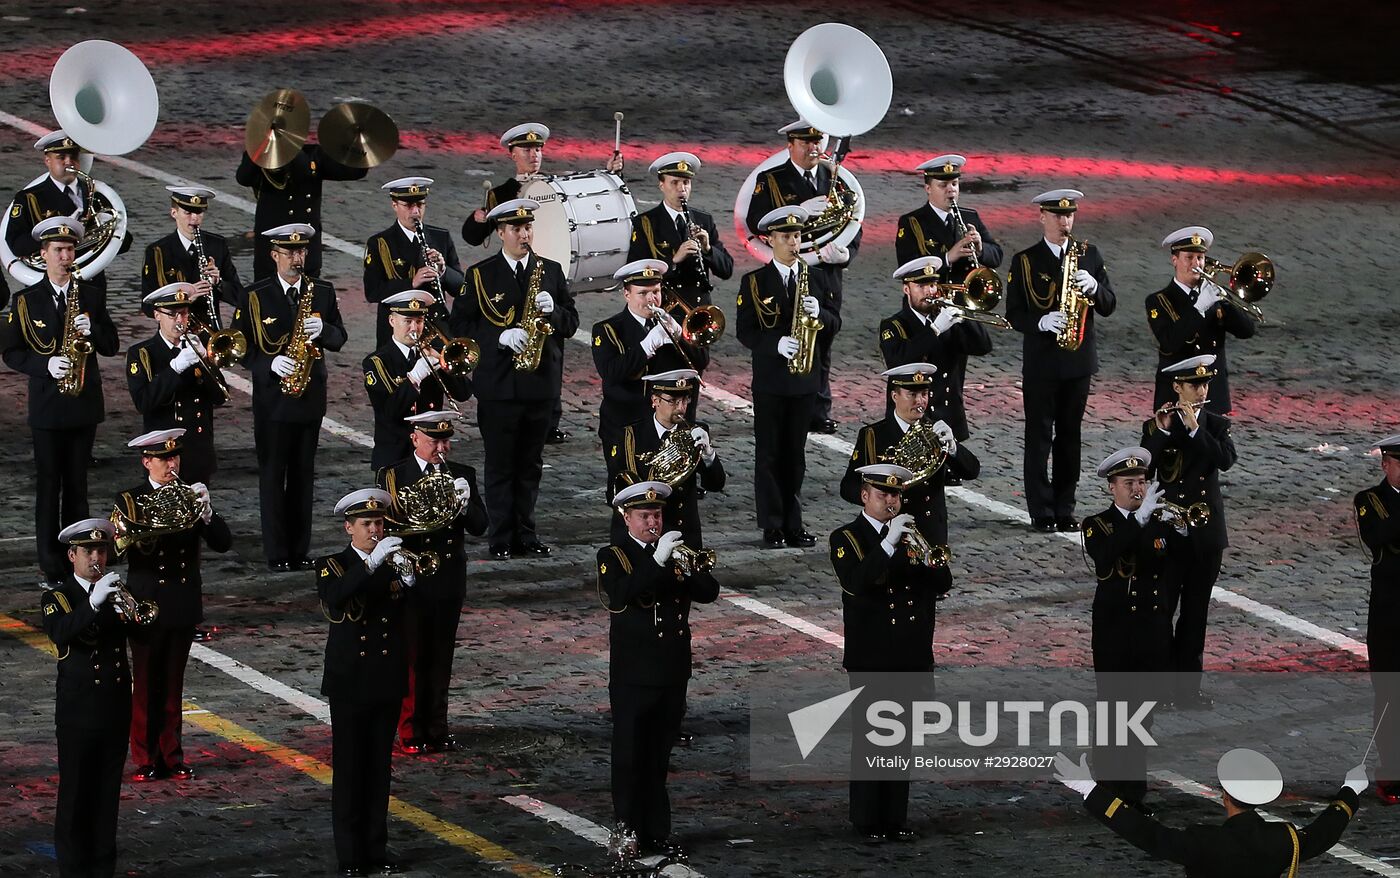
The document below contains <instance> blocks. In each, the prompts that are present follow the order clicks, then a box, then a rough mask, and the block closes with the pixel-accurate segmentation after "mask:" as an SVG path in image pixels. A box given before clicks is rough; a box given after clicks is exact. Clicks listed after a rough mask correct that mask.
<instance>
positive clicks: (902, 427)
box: [841, 363, 982, 597]
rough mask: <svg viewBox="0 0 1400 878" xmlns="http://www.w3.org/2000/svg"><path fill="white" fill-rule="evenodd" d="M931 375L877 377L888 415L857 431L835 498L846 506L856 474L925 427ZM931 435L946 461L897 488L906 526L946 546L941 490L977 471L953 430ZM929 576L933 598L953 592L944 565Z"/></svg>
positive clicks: (856, 494) (944, 427) (922, 366)
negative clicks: (912, 431)
mask: <svg viewBox="0 0 1400 878" xmlns="http://www.w3.org/2000/svg"><path fill="white" fill-rule="evenodd" d="M934 369H935V367H934V365H933V364H932V363H908V364H906V365H903V366H896V367H894V368H893V369H887V370H885V371H884V372H883V373H881V377H883V378H884V379H885V381H886V382H887V383H886V385H885V386H886V393H887V395H888V396H889V398H890V400H891V402H892V403H893V406H894V410H893V411H892V412H891V413H890V414H889V415H887V416H886V417H885V418H884V419H883V420H880V421H876V422H875V423H873V424H867V425H865V426H864V427H861V428H860V433H859V434H858V435H857V436H856V443H855V446H856V447H855V451H854V452H852V454H851V459H850V461H849V462H848V463H847V464H846V474H845V476H843V477H842V478H841V497H842V499H844V500H845V501H846V502H847V503H856V504H860V503H861V502H862V501H861V498H860V494H861V488H862V484H863V482H862V478H861V471H862V469H863V468H864V467H867V466H870V465H871V464H876V463H881V462H883V461H886V460H889V459H890V458H889V455H890V453H891V452H892V451H893V450H894V449H895V448H896V447H897V446H898V445H899V443H900V440H902V439H903V438H904V436H905V434H906V433H908V432H909V429H910V428H911V427H913V426H914V425H915V424H920V423H925V424H926V423H927V421H925V420H924V416H925V414H926V413H927V412H928V395H929V389H930V388H931V387H932V386H933V384H934V379H933V376H934V375H935V374H936V373H935V371H934ZM931 429H932V430H933V433H934V435H935V436H936V437H937V441H938V443H939V444H940V445H942V446H943V450H944V452H945V453H946V454H947V459H946V460H945V461H944V462H943V465H942V466H940V467H939V468H938V469H937V470H936V471H935V472H933V473H931V474H930V475H929V476H928V477H927V478H925V479H923V480H922V481H919V482H917V483H916V484H906V485H905V486H904V487H903V489H902V493H901V496H902V508H903V511H905V512H907V513H909V514H910V515H911V516H913V522H912V524H911V525H910V526H911V527H913V528H916V529H917V530H918V531H919V533H921V534H923V535H924V538H925V539H927V540H928V541H929V543H931V544H932V545H935V546H946V545H947V544H948V501H947V498H946V497H945V496H944V494H943V486H944V485H946V484H947V483H948V481H949V480H950V479H957V480H958V481H963V480H965V479H966V480H971V479H975V478H977V476H978V475H979V474H980V473H981V471H982V462H981V461H980V460H978V459H977V455H975V454H973V453H972V451H971V450H970V449H969V448H968V447H967V446H966V445H965V444H963V443H962V442H959V441H958V440H957V439H955V438H954V436H953V428H952V427H950V426H948V423H947V422H946V421H936V422H934V423H933V424H932V425H931ZM906 469H907V467H906ZM933 574H934V578H935V579H936V580H937V585H936V590H937V593H938V595H939V596H940V597H942V596H943V595H945V594H947V593H948V591H949V590H950V589H951V588H952V587H953V576H952V573H951V572H950V570H949V568H948V566H947V565H944V566H942V567H939V568H937V569H935V570H934V571H933Z"/></svg>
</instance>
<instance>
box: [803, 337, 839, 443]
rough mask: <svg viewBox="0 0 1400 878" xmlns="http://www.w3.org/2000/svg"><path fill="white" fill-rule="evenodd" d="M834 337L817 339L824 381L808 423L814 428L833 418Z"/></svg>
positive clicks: (819, 368)
mask: <svg viewBox="0 0 1400 878" xmlns="http://www.w3.org/2000/svg"><path fill="white" fill-rule="evenodd" d="M834 339H835V336H832V337H831V338H828V339H820V338H819V339H817V362H816V367H817V373H818V374H819V375H821V379H822V382H821V385H820V386H819V387H818V388H817V398H816V402H815V404H814V405H813V407H812V420H811V423H810V424H809V425H808V426H809V427H811V428H813V429H815V428H818V427H822V426H825V425H824V424H823V423H822V422H823V421H827V420H830V419H831V342H832V341H833V340H834Z"/></svg>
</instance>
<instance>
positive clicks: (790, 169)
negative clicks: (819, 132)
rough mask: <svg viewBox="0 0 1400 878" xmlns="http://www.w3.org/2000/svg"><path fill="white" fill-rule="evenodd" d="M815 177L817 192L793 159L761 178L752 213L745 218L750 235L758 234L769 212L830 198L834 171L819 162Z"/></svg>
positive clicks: (751, 206) (757, 186)
mask: <svg viewBox="0 0 1400 878" xmlns="http://www.w3.org/2000/svg"><path fill="white" fill-rule="evenodd" d="M812 174H813V176H815V177H816V180H817V185H816V188H813V187H812V186H810V185H808V183H807V180H806V178H805V177H803V176H802V174H800V173H798V171H797V166H796V165H794V164H793V163H792V160H791V159H784V160H783V163H782V164H780V165H778V166H777V167H775V168H772V169H771V170H768V171H764V172H763V173H762V174H759V175H758V182H757V183H756V184H755V185H754V190H753V197H752V198H750V199H749V212H748V214H747V215H746V216H745V218H744V219H745V222H747V223H748V227H749V231H751V232H754V233H755V234H757V233H758V230H759V229H758V224H759V221H760V220H762V219H763V217H764V215H765V214H767V213H768V212H769V211H772V210H777V209H778V208H779V207H783V206H785V205H789V204H801V203H802V202H804V201H807V200H808V199H810V198H815V197H816V196H818V195H826V194H827V191H828V190H829V189H830V188H831V167H830V166H829V165H827V164H825V163H823V162H818V163H817V166H816V167H815V168H813V169H812Z"/></svg>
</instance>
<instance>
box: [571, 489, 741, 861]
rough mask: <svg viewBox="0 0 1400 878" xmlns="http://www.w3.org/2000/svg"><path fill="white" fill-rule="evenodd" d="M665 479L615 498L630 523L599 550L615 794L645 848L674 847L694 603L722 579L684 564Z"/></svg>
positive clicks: (616, 805) (620, 814) (624, 821)
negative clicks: (672, 770)
mask: <svg viewBox="0 0 1400 878" xmlns="http://www.w3.org/2000/svg"><path fill="white" fill-rule="evenodd" d="M670 493H671V489H670V487H668V486H667V485H666V484H665V483H664V482H649V481H647V482H637V483H636V484H633V485H629V486H628V487H626V488H623V489H622V490H620V491H618V492H617V496H615V497H613V499H612V505H613V507H614V508H616V509H618V510H619V511H620V512H621V514H622V518H623V521H624V522H625V524H626V527H627V534H626V536H624V537H623V538H622V539H621V540H614V541H613V542H612V544H611V545H609V546H606V547H604V548H602V549H599V550H598V594H599V597H600V598H601V599H602V601H603V606H604V607H606V608H607V610H608V613H609V614H610V616H611V621H610V625H609V633H608V701H609V703H610V705H611V708H612V723H613V739H612V799H613V814H614V816H615V817H616V820H617V833H618V834H623V833H624V832H625V830H626V829H627V828H630V829H631V830H633V831H635V832H636V833H637V836H638V842H639V844H640V847H641V851H642V853H644V854H651V853H663V854H667V853H669V854H675V853H678V852H679V851H680V848H679V846H677V845H676V844H675V843H673V842H672V841H671V839H670V834H671V801H670V797H669V796H668V795H667V793H666V772H667V768H668V765H669V763H670V759H671V748H672V747H673V746H674V744H675V741H676V736H677V734H678V732H679V731H680V724H681V719H682V718H683V717H684V716H685V693H686V687H687V685H688V684H689V681H690V675H691V652H690V605H691V603H692V602H699V603H706V604H707V603H710V602H711V601H713V600H714V599H715V598H717V597H718V596H719V583H718V582H716V581H715V578H714V576H712V575H711V574H710V573H709V572H708V571H706V570H695V571H694V572H691V573H689V574H687V573H686V572H685V571H684V570H683V569H682V568H680V567H679V566H678V565H677V562H676V558H675V551H676V547H677V546H679V545H681V542H682V537H681V533H680V532H679V531H675V530H670V531H665V532H664V533H663V532H662V520H663V518H664V512H663V511H662V510H663V506H664V505H665V503H666V499H667V497H669V496H670Z"/></svg>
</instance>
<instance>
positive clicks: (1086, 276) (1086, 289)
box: [1074, 268, 1099, 296]
mask: <svg viewBox="0 0 1400 878" xmlns="http://www.w3.org/2000/svg"><path fill="white" fill-rule="evenodd" d="M1074 279H1075V280H1076V281H1078V282H1079V289H1080V290H1082V291H1083V293H1084V295H1086V296H1092V295H1093V294H1094V293H1095V291H1097V290H1098V288H1099V282H1098V281H1097V280H1095V279H1094V276H1093V275H1092V274H1090V273H1089V272H1087V271H1085V270H1084V269H1082V268H1081V269H1079V270H1078V271H1076V272H1075V273H1074Z"/></svg>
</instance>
